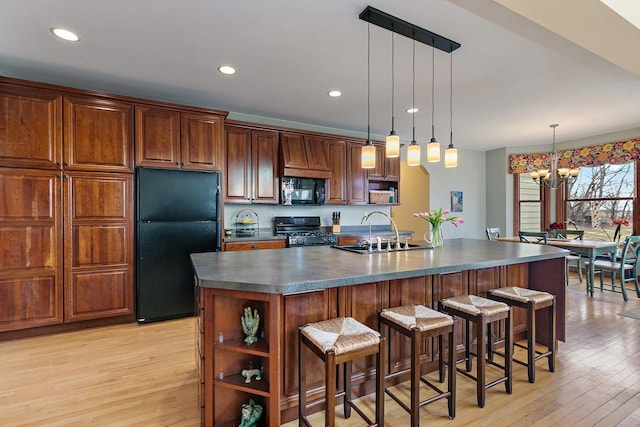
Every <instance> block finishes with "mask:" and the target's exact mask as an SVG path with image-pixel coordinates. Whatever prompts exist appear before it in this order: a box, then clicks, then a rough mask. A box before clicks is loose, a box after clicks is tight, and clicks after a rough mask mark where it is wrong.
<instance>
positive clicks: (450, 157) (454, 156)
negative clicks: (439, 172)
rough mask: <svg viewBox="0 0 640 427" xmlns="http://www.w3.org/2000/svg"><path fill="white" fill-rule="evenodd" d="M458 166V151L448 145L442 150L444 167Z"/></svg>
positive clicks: (451, 145)
mask: <svg viewBox="0 0 640 427" xmlns="http://www.w3.org/2000/svg"><path fill="white" fill-rule="evenodd" d="M457 166H458V149H457V148H456V147H454V146H453V144H449V146H448V147H447V149H446V150H444V167H445V168H455V167H457Z"/></svg>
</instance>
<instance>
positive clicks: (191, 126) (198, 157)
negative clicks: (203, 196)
mask: <svg viewBox="0 0 640 427" xmlns="http://www.w3.org/2000/svg"><path fill="white" fill-rule="evenodd" d="M181 121H182V126H181V135H182V136H181V144H182V153H181V154H182V160H181V164H180V165H181V166H182V167H183V168H184V169H191V170H210V171H219V170H222V149H223V139H222V138H223V135H222V131H223V124H224V123H223V118H222V117H220V116H216V115H213V114H198V113H182V120H181Z"/></svg>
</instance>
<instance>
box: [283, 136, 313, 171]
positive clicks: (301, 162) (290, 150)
mask: <svg viewBox="0 0 640 427" xmlns="http://www.w3.org/2000/svg"><path fill="white" fill-rule="evenodd" d="M280 149H281V150H282V166H283V167H284V168H292V169H308V167H309V163H308V162H307V152H306V149H305V143H304V137H303V136H302V135H299V134H290V133H281V134H280Z"/></svg>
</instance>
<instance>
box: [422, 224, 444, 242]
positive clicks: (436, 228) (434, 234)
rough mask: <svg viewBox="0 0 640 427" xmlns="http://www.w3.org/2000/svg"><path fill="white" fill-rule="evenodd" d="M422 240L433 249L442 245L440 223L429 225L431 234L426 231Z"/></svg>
mask: <svg viewBox="0 0 640 427" xmlns="http://www.w3.org/2000/svg"><path fill="white" fill-rule="evenodd" d="M424 240H425V241H426V242H427V243H428V244H429V245H431V246H433V247H434V248H438V247H441V246H442V245H443V243H444V237H443V235H442V223H441V222H440V223H437V224H431V233H429V232H428V231H426V232H425V233H424Z"/></svg>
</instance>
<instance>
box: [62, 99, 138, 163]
mask: <svg viewBox="0 0 640 427" xmlns="http://www.w3.org/2000/svg"><path fill="white" fill-rule="evenodd" d="M63 166H64V168H65V169H68V170H77V171H105V172H133V106H132V105H130V104H127V103H124V102H118V101H112V100H106V99H101V98H95V97H81V96H69V97H65V98H64V164H63Z"/></svg>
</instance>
